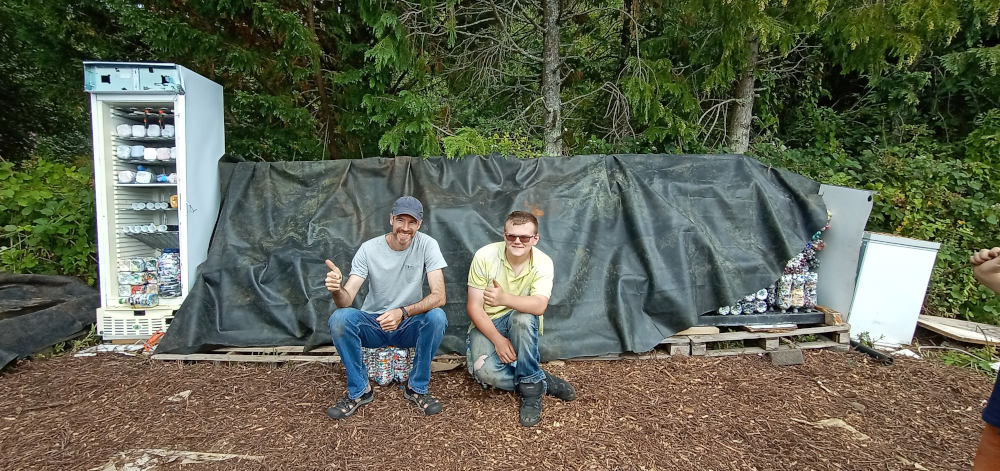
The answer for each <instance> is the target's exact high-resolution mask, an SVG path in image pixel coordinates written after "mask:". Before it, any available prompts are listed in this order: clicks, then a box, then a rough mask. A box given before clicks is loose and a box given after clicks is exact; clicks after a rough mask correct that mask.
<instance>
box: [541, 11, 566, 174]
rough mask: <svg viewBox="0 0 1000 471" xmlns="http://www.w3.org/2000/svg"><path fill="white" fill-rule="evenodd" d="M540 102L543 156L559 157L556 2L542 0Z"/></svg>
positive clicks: (559, 126) (560, 153)
mask: <svg viewBox="0 0 1000 471" xmlns="http://www.w3.org/2000/svg"><path fill="white" fill-rule="evenodd" d="M543 3H544V6H543V13H542V16H543V24H544V33H543V34H544V39H543V45H542V48H543V51H542V103H543V105H544V106H545V129H544V131H543V138H544V142H545V155H562V144H563V141H562V133H563V129H562V128H563V119H562V83H561V80H560V77H559V66H560V65H561V64H560V58H559V0H543Z"/></svg>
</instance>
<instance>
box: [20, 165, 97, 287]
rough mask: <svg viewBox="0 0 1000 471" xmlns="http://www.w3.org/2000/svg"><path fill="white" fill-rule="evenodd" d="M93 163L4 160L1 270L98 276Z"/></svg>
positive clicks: (90, 280)
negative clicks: (13, 161) (15, 162)
mask: <svg viewBox="0 0 1000 471" xmlns="http://www.w3.org/2000/svg"><path fill="white" fill-rule="evenodd" d="M92 175H93V171H92V169H91V166H90V165H73V164H65V163H57V162H52V161H49V160H44V159H35V160H27V161H24V162H22V163H21V164H19V165H17V166H15V165H14V164H12V163H9V162H0V270H3V271H9V272H13V273H36V274H44V275H69V276H76V277H78V278H81V279H83V280H85V281H86V282H87V283H89V284H91V285H93V284H94V283H95V281H96V279H97V257H96V254H95V251H96V244H97V243H96V241H97V238H96V236H95V224H94V183H93V178H92Z"/></svg>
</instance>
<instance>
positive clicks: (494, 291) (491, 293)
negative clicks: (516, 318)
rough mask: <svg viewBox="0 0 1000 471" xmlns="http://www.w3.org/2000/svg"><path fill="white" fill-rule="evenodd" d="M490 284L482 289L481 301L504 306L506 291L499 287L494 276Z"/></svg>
mask: <svg viewBox="0 0 1000 471" xmlns="http://www.w3.org/2000/svg"><path fill="white" fill-rule="evenodd" d="M491 284H492V286H487V287H486V290H485V291H483V301H485V302H486V304H489V305H490V306H506V304H504V302H503V299H504V296H506V293H504V291H503V288H501V287H500V283H497V280H496V278H494V279H493V283H491Z"/></svg>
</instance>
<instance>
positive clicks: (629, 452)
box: [0, 351, 992, 470]
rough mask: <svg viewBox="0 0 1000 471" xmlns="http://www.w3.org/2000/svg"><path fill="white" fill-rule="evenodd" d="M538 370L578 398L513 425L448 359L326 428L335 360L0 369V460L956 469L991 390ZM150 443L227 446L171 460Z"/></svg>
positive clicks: (742, 363)
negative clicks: (430, 409)
mask: <svg viewBox="0 0 1000 471" xmlns="http://www.w3.org/2000/svg"><path fill="white" fill-rule="evenodd" d="M548 368H549V369H550V370H551V371H553V372H554V373H556V374H558V375H561V376H563V377H565V378H567V379H569V380H570V381H571V382H573V384H575V385H576V387H577V390H578V394H579V398H578V399H577V400H576V401H574V402H569V403H563V402H560V401H558V400H556V399H554V398H551V397H546V398H545V402H544V405H545V412H544V414H543V419H542V423H541V424H539V425H538V426H536V427H534V428H530V429H526V428H523V427H521V426H520V425H519V424H518V419H517V410H518V399H517V398H516V397H515V396H514V395H513V394H510V393H506V392H502V391H496V390H483V389H482V388H481V387H480V386H479V385H477V384H476V383H475V382H474V381H473V380H472V379H471V378H470V377H469V376H468V373H467V372H466V371H465V370H464V368H457V369H455V370H452V371H447V372H440V373H434V376H433V379H432V381H431V391H432V393H434V394H435V395H436V396H437V397H438V398H440V399H441V400H442V401H443V402H444V404H445V409H444V411H443V412H442V413H440V414H438V415H436V416H431V417H424V416H422V415H420V413H419V412H418V411H417V409H416V407H415V406H414V405H413V404H412V403H410V402H408V401H406V400H405V398H404V397H403V394H402V391H401V390H400V389H399V388H398V387H397V386H386V387H378V386H374V387H375V401H374V402H373V403H371V404H369V405H367V406H364V407H363V408H361V409H360V410H359V411H358V412H357V413H356V414H355V415H354V416H353V417H350V418H349V419H347V420H345V421H334V420H332V419H330V418H328V417H327V416H326V414H325V410H326V408H327V407H328V406H330V405H331V404H333V402H335V401H336V399H338V398H339V397H340V396H341V395H342V394H343V391H344V387H345V382H344V371H343V368H342V367H341V366H340V365H337V364H334V365H328V364H317V363H306V364H302V363H299V364H250V363H228V364H215V363H208V362H201V363H187V364H185V363H183V362H161V361H153V360H148V359H145V358H133V357H125V356H120V355H115V354H102V355H98V356H97V357H90V358H75V357H71V356H62V357H57V358H53V359H48V360H33V361H26V362H21V363H20V364H18V365H16V366H14V367H13V368H8V369H7V370H5V372H4V373H3V374H2V375H0V469H4V470H8V469H9V470H88V469H107V470H111V469H134V470H145V469H184V470H217V469H220V470H221V469H238V470H257V469H303V470H318V469H421V470H423V469H445V470H450V469H646V470H651V469H682V470H810V469H813V470H868V469H872V470H904V469H911V470H912V469H929V470H944V469H969V468H970V467H971V462H972V458H973V455H974V453H975V449H976V446H977V444H978V441H979V434H980V432H981V430H982V422H981V419H980V411H981V410H982V407H983V405H984V402H985V399H986V398H987V397H988V396H989V393H990V389H991V387H992V384H991V381H990V380H989V379H988V378H986V377H984V376H980V375H977V374H976V373H974V372H972V371H970V370H967V369H962V368H958V367H950V366H947V365H944V364H942V363H940V362H937V361H929V360H909V359H897V360H896V363H895V364H894V365H892V366H885V365H882V364H879V363H877V362H874V361H871V360H869V359H868V357H866V356H864V355H862V354H858V353H854V352H850V353H842V352H830V351H812V352H806V354H805V364H803V365H798V366H780V367H779V366H772V365H771V363H770V362H769V361H768V359H767V358H766V357H760V356H746V357H723V358H706V357H671V358H669V359H665V360H621V361H568V362H565V363H563V362H554V363H553V364H550V365H549V366H548ZM184 391H190V394H189V395H188V396H187V398H186V399H180V400H179V401H175V400H170V399H169V398H170V397H171V396H174V395H177V394H178V393H182V392H184ZM174 399H177V398H176V397H175V398H174ZM142 450H146V451H145V452H143V451H142ZM156 450H160V451H156ZM163 450H168V451H173V452H181V451H183V452H201V453H218V454H231V455H240V456H236V457H230V458H229V459H226V460H223V461H204V460H199V459H198V456H199V455H194V454H193V453H188V455H187V457H188V459H189V460H192V461H196V462H195V463H193V464H181V463H182V462H183V461H184V460H183V459H181V458H176V459H173V461H172V462H171V461H170V459H169V453H168V452H167V451H163ZM207 456H209V455H204V456H202V457H203V458H205V457H207ZM211 456H215V457H220V456H219V455H211ZM137 457H139V458H137ZM205 459H207V458H205ZM144 463H145V464H144ZM157 463H160V464H159V466H158V467H155V468H153V467H152V465H154V464H157ZM164 463H165V464H164Z"/></svg>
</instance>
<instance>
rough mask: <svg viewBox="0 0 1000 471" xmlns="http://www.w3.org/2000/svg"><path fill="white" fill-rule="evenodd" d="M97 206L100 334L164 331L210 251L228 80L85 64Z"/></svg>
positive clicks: (141, 66) (174, 70)
mask: <svg viewBox="0 0 1000 471" xmlns="http://www.w3.org/2000/svg"><path fill="white" fill-rule="evenodd" d="M83 65H84V90H86V91H87V92H89V93H90V109H91V123H92V131H93V141H94V188H95V192H96V195H95V196H96V205H97V242H98V244H97V245H98V253H97V255H98V280H99V283H100V291H101V307H100V308H98V310H97V333H98V334H99V335H101V336H103V338H104V339H105V340H115V339H140V338H148V337H150V336H151V335H153V334H154V333H156V332H157V331H165V330H166V329H167V327H168V326H169V324H170V321H171V320H172V319H173V315H174V312H175V311H176V310H177V309H178V308H179V307H180V305H181V303H182V302H183V301H184V297H185V296H187V294H188V292H189V291H190V289H191V284H192V282H193V281H194V279H195V272H196V270H197V268H198V265H199V264H201V263H202V262H203V261H204V260H205V257H206V255H207V252H208V244H209V239H210V238H211V235H212V230H213V228H214V227H215V222H216V218H217V216H218V212H219V202H220V199H221V195H220V194H219V192H220V189H219V172H218V162H219V158H220V157H221V156H222V155H223V153H225V132H224V125H223V98H222V87H221V86H220V85H219V84H216V83H214V82H212V81H211V80H209V79H206V78H205V77H202V76H201V75H198V74H197V73H195V72H193V71H191V70H189V69H186V68H184V67H182V66H179V65H176V64H165V63H134V62H84V63H83Z"/></svg>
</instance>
